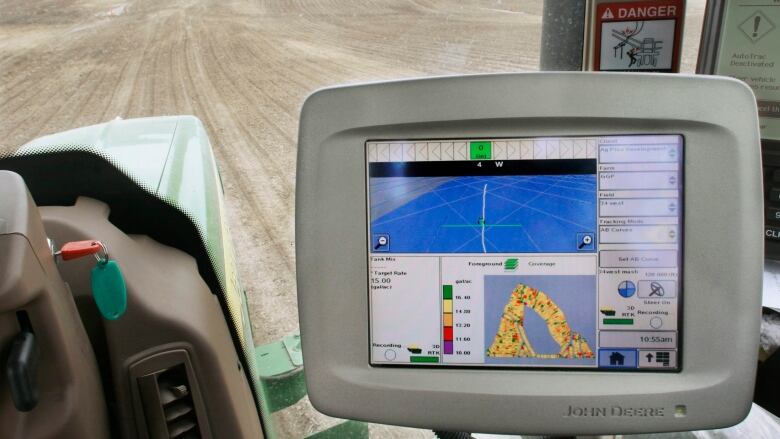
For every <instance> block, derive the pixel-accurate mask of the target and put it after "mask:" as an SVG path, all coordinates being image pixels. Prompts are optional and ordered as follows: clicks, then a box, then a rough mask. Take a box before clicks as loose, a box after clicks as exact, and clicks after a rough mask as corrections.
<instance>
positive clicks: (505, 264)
mask: <svg viewBox="0 0 780 439" xmlns="http://www.w3.org/2000/svg"><path fill="white" fill-rule="evenodd" d="M682 153H683V139H682V136H679V135H635V136H595V137H545V138H495V139H493V138H486V139H439V140H437V139H431V140H427V139H426V140H397V141H395V140H392V141H388V140H382V141H369V142H367V143H366V157H367V189H368V190H367V194H368V200H367V203H368V218H369V224H368V243H369V248H368V260H369V270H370V276H369V304H370V316H369V320H370V332H371V333H370V343H371V346H370V352H371V355H370V357H371V363H372V364H373V365H376V366H387V365H390V366H409V367H412V366H455V367H457V366H461V367H464V366H468V367H489V366H495V367H526V368H527V367H555V368H569V367H570V368H599V369H614V370H621V369H623V370H626V369H628V370H631V369H638V368H640V369H654V370H670V371H676V370H679V365H680V361H679V355H678V346H679V340H678V330H677V327H678V324H679V322H678V312H677V310H678V300H679V297H680V294H681V291H679V284H678V277H679V272H680V268H681V267H680V264H681V260H682V259H681V245H680V242H681V231H682V227H681V225H682V216H681V215H682V214H681V212H682Z"/></svg>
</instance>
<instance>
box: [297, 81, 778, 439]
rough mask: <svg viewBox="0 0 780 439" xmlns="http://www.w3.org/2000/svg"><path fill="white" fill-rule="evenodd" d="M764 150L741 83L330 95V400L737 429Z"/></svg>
mask: <svg viewBox="0 0 780 439" xmlns="http://www.w3.org/2000/svg"><path fill="white" fill-rule="evenodd" d="M758 139H759V138H758V124H757V122H756V110H755V104H754V102H753V96H752V94H751V92H750V90H749V88H747V87H746V86H745V85H743V84H741V83H739V82H737V81H734V80H729V79H720V78H717V79H713V78H702V77H669V76H656V75H641V76H637V75H597V74H518V75H498V76H470V77H453V78H436V79H425V80H415V81H403V82H393V83H384V84H370V85H359V86H351V87H344V88H334V89H327V90H322V91H319V92H317V93H315V94H314V95H312V96H311V97H309V99H308V100H307V101H306V104H305V105H304V108H303V114H302V117H301V132H300V149H299V153H300V156H299V168H298V204H297V209H298V210H297V246H298V280H299V306H300V316H301V330H302V336H303V348H304V356H305V358H306V378H307V382H308V386H309V394H310V397H311V399H312V402H313V403H314V405H315V407H317V408H318V409H320V410H321V411H323V412H324V413H327V414H331V415H335V416H339V417H347V418H354V419H364V420H369V421H376V422H384V423H392V424H405V425H412V426H422V427H431V428H444V429H448V430H453V429H457V430H465V431H478V432H509V433H515V432H526V433H545V434H570V433H582V434H588V433H631V432H650V431H669V430H676V431H679V430H692V429H702V428H710V427H718V426H725V425H730V424H734V423H736V422H737V421H739V420H741V419H742V418H743V417H744V416H745V415H746V413H747V410H748V409H749V406H750V401H751V396H752V391H753V384H752V383H753V379H754V372H755V364H756V354H757V347H756V343H757V334H758V317H759V312H760V302H759V301H760V288H761V276H762V271H761V267H762V258H763V253H762V237H761V235H760V234H756V233H754V231H755V230H759V229H760V224H761V197H760V195H761V190H760V188H761V181H760V175H761V167H760V155H759V146H758V145H759V143H758V142H759V140H758Z"/></svg>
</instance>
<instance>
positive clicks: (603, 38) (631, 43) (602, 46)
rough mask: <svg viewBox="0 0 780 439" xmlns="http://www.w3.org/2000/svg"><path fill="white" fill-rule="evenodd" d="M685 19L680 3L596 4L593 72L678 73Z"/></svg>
mask: <svg viewBox="0 0 780 439" xmlns="http://www.w3.org/2000/svg"><path fill="white" fill-rule="evenodd" d="M684 16H685V7H684V3H683V0H651V1H637V2H621V3H618V2H610V3H601V4H599V5H598V7H597V8H596V17H595V18H596V26H595V29H594V30H595V44H594V45H593V47H594V51H595V52H594V54H593V55H594V60H595V63H594V67H595V70H602V71H651V72H679V71H680V66H679V60H680V42H681V33H682V20H683V17H684Z"/></svg>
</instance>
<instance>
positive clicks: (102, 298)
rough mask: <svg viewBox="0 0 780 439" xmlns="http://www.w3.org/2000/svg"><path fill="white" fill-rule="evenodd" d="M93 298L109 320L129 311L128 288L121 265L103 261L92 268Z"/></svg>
mask: <svg viewBox="0 0 780 439" xmlns="http://www.w3.org/2000/svg"><path fill="white" fill-rule="evenodd" d="M92 297H94V298H95V303H96V304H97V307H98V309H99V310H100V314H102V315H103V317H105V318H106V319H108V320H116V319H118V318H119V317H122V314H124V313H125V310H126V309H127V287H126V286H125V279H124V277H123V276H122V270H120V269H119V264H117V263H116V261H114V260H107V261H106V260H103V261H100V262H98V263H97V265H95V266H94V267H93V268H92Z"/></svg>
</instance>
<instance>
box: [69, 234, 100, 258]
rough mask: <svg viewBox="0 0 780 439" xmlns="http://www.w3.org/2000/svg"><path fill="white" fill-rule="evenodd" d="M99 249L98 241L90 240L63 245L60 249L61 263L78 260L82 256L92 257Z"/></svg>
mask: <svg viewBox="0 0 780 439" xmlns="http://www.w3.org/2000/svg"><path fill="white" fill-rule="evenodd" d="M100 249H101V245H100V241H95V240H94V239H90V240H87V241H73V242H68V243H65V244H64V245H63V246H62V248H61V249H60V256H62V260H63V261H69V260H71V259H78V258H81V257H84V256H89V255H94V254H95V253H97V252H99V251H100Z"/></svg>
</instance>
